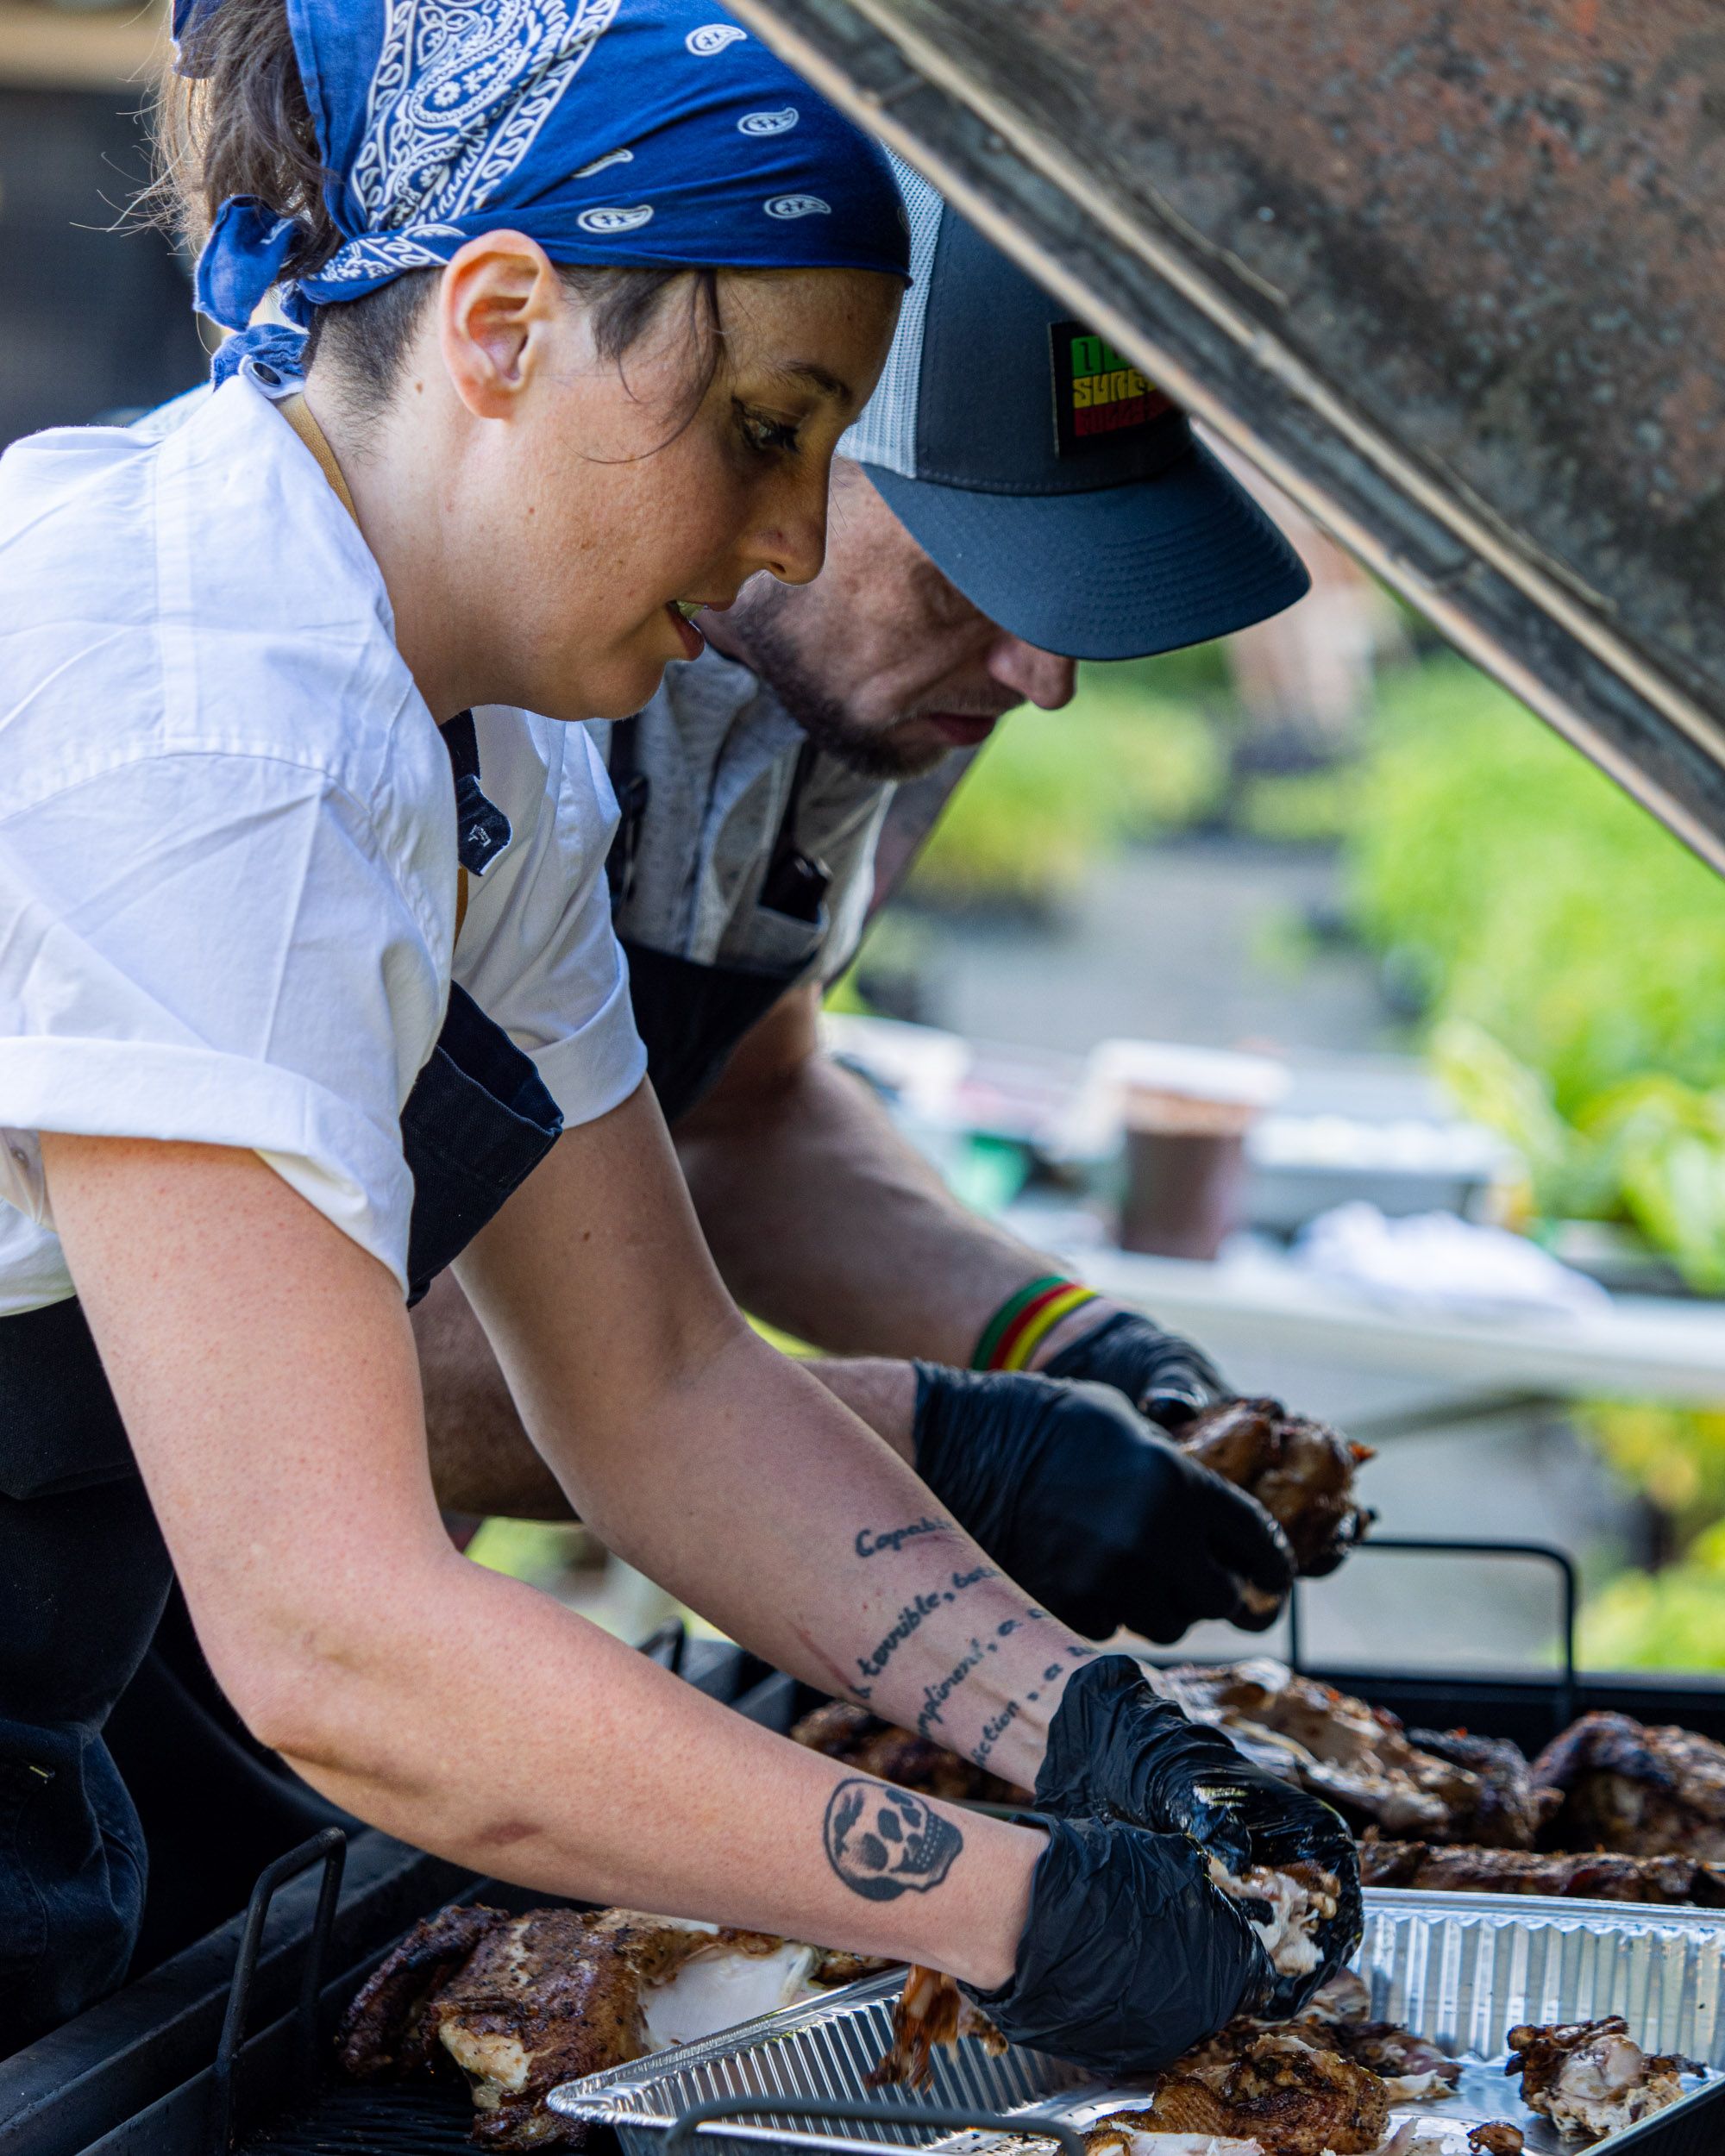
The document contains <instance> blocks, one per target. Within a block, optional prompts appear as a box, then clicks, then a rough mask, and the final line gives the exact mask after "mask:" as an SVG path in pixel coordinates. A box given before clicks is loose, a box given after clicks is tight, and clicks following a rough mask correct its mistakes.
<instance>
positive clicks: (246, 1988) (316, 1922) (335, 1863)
mask: <svg viewBox="0 0 1725 2156" xmlns="http://www.w3.org/2000/svg"><path fill="white" fill-rule="evenodd" d="M347 1856H348V1837H347V1836H346V1835H345V1834H344V1833H342V1830H341V1828H340V1827H324V1828H323V1830H322V1832H321V1833H316V1834H314V1835H313V1836H312V1837H311V1840H310V1841H303V1842H301V1843H300V1845H299V1846H298V1848H297V1849H290V1850H289V1851H288V1852H287V1853H286V1854H285V1856H280V1857H278V1858H276V1860H275V1862H274V1863H273V1864H272V1865H266V1867H265V1868H264V1870H263V1871H260V1873H259V1874H258V1883H257V1884H256V1885H255V1886H254V1888H253V1889H252V1898H251V1900H250V1901H249V1902H248V1903H247V1904H246V1923H245V1928H244V1930H243V1931H242V1933H241V1934H240V1951H239V1952H238V1954H237V1955H235V1959H234V1980H233V1982H232V1983H231V1984H229V1987H228V2010H227V2012H226V2013H225V2014H224V2015H223V2017H222V2037H221V2041H220V2042H219V2043H218V2044H217V2045H216V2064H215V2066H214V2069H213V2070H212V2071H211V2073H210V2134H209V2139H208V2141H207V2143H206V2147H208V2149H209V2151H210V2156H228V2152H229V2149H230V2148H231V2147H233V2145H234V2068H235V2064H236V2062H237V2061H238V2059H239V2056H240V2046H241V2045H242V2042H243V2041H244V2040H245V2034H246V2018H247V2011H248V2008H249V2007H250V2005H251V1999H252V1980H253V1978H254V1977H255V1976H256V1975H257V1972H258V1952H259V1949H260V1946H262V1944H263V1936H264V1920H265V1919H266V1918H267V1916H268V1915H269V1909H270V1903H271V1902H273V1900H274V1899H275V1895H276V1890H277V1888H278V1887H284V1886H285V1885H286V1884H287V1883H288V1881H289V1880H290V1879H297V1878H298V1877H299V1875H300V1873H301V1872H302V1871H311V1868H312V1866H313V1865H323V1883H322V1884H321V1885H320V1887H319V1888H318V1890H317V1910H316V1913H315V1914H314V1915H313V1916H312V1919H311V1937H310V1938H309V1939H308V1940H307V1941H306V1947H305V1966H304V1973H303V1975H302V1976H301V1978H300V1984H299V2003H298V2007H297V2008H296V2009H295V2012H294V2040H295V2046H296V2048H297V2049H298V2053H299V2060H298V2065H299V2080H300V2085H301V2087H302V2088H304V2089H308V2090H309V2089H310V2087H311V2084H312V2082H313V2080H314V2079H315V2078H316V2075H317V2002H318V1997H319V1995H320V1994H321V1992H322V1991H323V1960H324V1955H325V1952H326V1950H327V1948H328V1946H329V1931H330V1927H331V1926H332V1925H333V1924H334V1922H335V1921H336V1900H337V1898H338V1897H339V1896H340V1894H341V1891H342V1867H343V1865H345V1864H346V1862H347Z"/></svg>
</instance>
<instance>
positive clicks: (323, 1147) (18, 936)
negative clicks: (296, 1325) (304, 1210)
mask: <svg viewBox="0 0 1725 2156" xmlns="http://www.w3.org/2000/svg"><path fill="white" fill-rule="evenodd" d="M441 1012H442V984H441V981H440V979H439V968H438V966H437V963H436V957H435V956H434V953H433V951H432V949H431V948H430V943H428V940H427V937H426V935H425V933H424V929H423V906H413V905H411V904H410V903H409V901H408V899H407V898H406V897H405V895H404V893H403V892H402V890H401V888H400V887H399V886H398V881H397V878H396V876H395V875H394V874H392V870H391V868H390V866H389V865H388V863H387V862H386V860H385V858H384V856H383V854H382V851H381V849H380V845H379V843H378V841H377V838H376V836H375V834H374V832H373V828H372V824H371V821H370V818H369V817H368V814H367V811H366V809H365V808H364V807H363V806H362V805H361V804H360V803H358V802H357V801H355V800H354V799H350V798H349V797H348V795H347V794H346V793H344V792H343V791H342V789H341V788H340V787H338V786H336V784H334V783H333V782H332V780H330V778H329V776H328V775H327V774H326V773H324V772H323V771H322V770H319V769H317V768H308V767H302V766H298V765H295V764H293V763H292V762H290V761H285V760H283V759H281V758H279V757H266V756H260V755H223V754H217V753H211V752H200V753H196V754H191V755H166V756H160V755H158V756H150V757H145V758H140V759H137V760H135V761H130V762H128V763H125V764H122V765H120V766H118V767H117V768H113V769H110V770H108V771H106V772H103V773H102V774H98V775H96V776H93V777H91V778H88V779H86V780H83V781H82V782H80V783H78V784H75V785H71V786H67V787H64V788H63V789H61V790H60V792H58V793H54V794H53V795H51V796H49V797H48V798H47V799H38V800H37V801H35V802H34V803H33V804H32V805H31V806H30V807H29V808H28V811H27V812H21V813H18V814H16V815H14V816H11V817H8V818H3V819H0V1126H4V1127H6V1128H7V1129H8V1130H9V1131H10V1132H12V1133H13V1134H14V1135H13V1138H12V1140H11V1142H10V1143H9V1146H8V1149H7V1150H6V1152H5V1155H4V1157H3V1158H0V1196H3V1197H4V1198H5V1199H6V1200H9V1202H10V1203H11V1204H12V1205H13V1206H17V1207H19V1208H20V1209H21V1210H22V1211H23V1212H25V1213H28V1214H29V1215H30V1216H31V1217H32V1218H33V1219H34V1220H35V1221H36V1222H37V1223H38V1224H40V1225H41V1226H43V1227H48V1226H51V1225H52V1222H51V1219H49V1218H48V1215H47V1201H46V1194H45V1193H44V1191H43V1188H42V1187H41V1176H40V1173H39V1172H33V1169H34V1158H35V1157H36V1156H35V1150H34V1144H33V1141H34V1133H36V1132H38V1131H45V1130H46V1131H80V1132H85V1133H90V1134H99V1135H103V1136H109V1137H135V1138H160V1139H190V1140H195V1141H198V1142H200V1143H203V1144H216V1145H234V1146H244V1147H248V1148H249V1149H251V1150H254V1151H256V1152H258V1153H259V1154H260V1155H261V1156H263V1157H264V1158H265V1159H266V1160H267V1162H268V1163H269V1164H270V1165H271V1166H272V1167H273V1169H275V1170H276V1171H277V1172H278V1173H279V1175H281V1176H282V1177H283V1179H284V1180H285V1181H287V1182H288V1183H289V1184H291V1185H292V1188H294V1189H296V1190H297V1191H298V1192H299V1193H300V1194H301V1195H302V1196H303V1197H304V1199H305V1200H307V1202H308V1203H310V1204H311V1205H312V1206H315V1207H316V1208H317V1211H318V1212H320V1213H323V1214H324V1215H325V1216H326V1218H328V1219H329V1220H330V1221H331V1222H332V1223H333V1224H334V1225H336V1226H337V1227H339V1228H340V1229H341V1230H342V1232H343V1233H344V1234H346V1235H348V1236H350V1237H351V1238H353V1239H354V1241H355V1242H356V1243H358V1244H361V1247H362V1248H363V1249H365V1250H368V1251H369V1252H371V1254H372V1255H373V1257H377V1258H378V1259H379V1260H380V1263H384V1264H386V1265H387V1266H388V1267H389V1268H390V1269H391V1270H392V1272H393V1273H394V1274H395V1275H396V1276H397V1278H398V1279H402V1278H403V1277H404V1275H405V1257H406V1248H407V1227H408V1219H409V1214H410V1212H411V1203H412V1188H411V1179H410V1177H409V1175H408V1172H407V1169H406V1167H405V1163H404V1162H403V1159H402V1154H401V1139H400V1130H399V1122H398V1116H399V1109H400V1105H401V1102H402V1100H403V1099H404V1097H405V1094H406V1092H407V1090H408V1088H409V1087H411V1083H412V1080H413V1076H414V1074H415V1072H416V1071H417V1069H418V1066H419V1064H420V1063H421V1062H423V1059H424V1057H425V1056H427V1055H429V1054H430V1049H431V1046H432V1044H433V1043H434V1042H435V1040H436V1033H437V1028H438V1025H439V1023H440V1020H441ZM20 1135H22V1136H23V1138H25V1139H26V1141H27V1142H26V1143H24V1144H19V1143H18V1138H19V1136H20ZM21 1156H22V1157H21Z"/></svg>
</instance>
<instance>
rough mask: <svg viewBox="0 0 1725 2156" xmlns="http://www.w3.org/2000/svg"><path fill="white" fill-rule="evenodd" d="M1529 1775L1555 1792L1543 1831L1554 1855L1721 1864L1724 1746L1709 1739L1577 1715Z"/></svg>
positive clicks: (1724, 1850)
mask: <svg viewBox="0 0 1725 2156" xmlns="http://www.w3.org/2000/svg"><path fill="white" fill-rule="evenodd" d="M1534 1777H1535V1779H1536V1780H1538V1781H1540V1782H1543V1783H1548V1784H1549V1785H1550V1786H1551V1787H1552V1788H1553V1789H1558V1790H1560V1791H1561V1792H1562V1797H1563V1805H1562V1809H1561V1810H1560V1811H1559V1813H1558V1814H1557V1816H1556V1818H1555V1819H1554V1820H1553V1822H1552V1824H1551V1827H1550V1830H1549V1839H1551V1840H1552V1841H1553V1842H1555V1843H1556V1844H1557V1845H1558V1846H1559V1847H1563V1848H1570V1849H1578V1848H1579V1849H1612V1850H1617V1851H1620V1852H1622V1853H1623V1854H1624V1855H1626V1856H1631V1857H1694V1858H1698V1859H1700V1860H1701V1861H1703V1862H1705V1863H1720V1862H1725V1745H1721V1744H1716V1743H1715V1741H1714V1740H1713V1739H1712V1738H1710V1737H1698V1736H1697V1735H1696V1734H1695V1733H1694V1732H1693V1731H1692V1730H1688V1729H1674V1728H1660V1729H1650V1728H1648V1727H1646V1726H1645V1725H1644V1724H1643V1723H1640V1722H1638V1721H1634V1720H1631V1719H1630V1717H1629V1716H1628V1714H1584V1715H1583V1716H1582V1717H1581V1719H1580V1720H1579V1721H1577V1722H1572V1723H1571V1725H1570V1727H1568V1728H1567V1729H1566V1730H1565V1732H1564V1733H1563V1734H1562V1736H1560V1737H1557V1738H1554V1739H1553V1740H1552V1742H1551V1743H1550V1744H1548V1745H1546V1748H1545V1750H1544V1751H1543V1752H1541V1753H1540V1756H1539V1758H1537V1759H1536V1760H1534Z"/></svg>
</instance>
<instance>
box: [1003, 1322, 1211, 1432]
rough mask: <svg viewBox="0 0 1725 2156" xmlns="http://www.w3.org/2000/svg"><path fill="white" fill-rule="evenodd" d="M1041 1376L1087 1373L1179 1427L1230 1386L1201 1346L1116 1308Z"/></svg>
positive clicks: (1045, 1367)
mask: <svg viewBox="0 0 1725 2156" xmlns="http://www.w3.org/2000/svg"><path fill="white" fill-rule="evenodd" d="M1042 1375H1043V1376H1044V1377H1088V1378H1093V1379H1094V1380H1095V1382H1096V1383H1097V1384H1099V1385H1112V1386H1113V1388H1114V1390H1115V1391H1116V1392H1117V1393H1124V1394H1125V1395H1126V1398H1127V1399H1128V1400H1129V1401H1131V1402H1132V1406H1133V1407H1136V1408H1137V1409H1138V1413H1140V1414H1141V1415H1148V1416H1149V1417H1150V1419H1151V1421H1152V1422H1159V1423H1160V1424H1161V1425H1162V1426H1163V1428H1164V1430H1174V1431H1180V1430H1183V1429H1184V1428H1185V1427H1186V1426H1187V1424H1188V1423H1189V1422H1195V1421H1196V1420H1197V1419H1198V1417H1199V1416H1200V1415H1201V1414H1203V1413H1205V1412H1206V1411H1207V1410H1208V1409H1209V1408H1211V1407H1220V1406H1221V1405H1222V1403H1223V1401H1228V1400H1232V1399H1233V1398H1234V1396H1235V1395H1234V1388H1233V1386H1232V1385H1229V1384H1226V1383H1225V1382H1223V1380H1222V1378H1221V1377H1220V1376H1218V1374H1217V1371H1216V1368H1215V1365H1214V1363H1212V1362H1211V1361H1210V1359H1209V1357H1208V1356H1207V1355H1206V1354H1205V1353H1204V1351H1203V1350H1202V1349H1201V1348H1195V1347H1194V1346H1193V1344H1192V1343H1191V1342H1190V1341H1189V1340H1182V1338H1180V1336H1179V1334H1178V1333H1177V1332H1163V1331H1162V1329H1161V1328H1160V1326H1154V1325H1152V1324H1151V1321H1150V1319H1148V1318H1141V1317H1139V1316H1138V1314H1137V1313H1136V1312H1134V1311H1131V1310H1119V1311H1116V1312H1115V1313H1114V1315H1113V1317H1112V1318H1104V1319H1103V1320H1102V1322H1101V1325H1099V1326H1093V1327H1092V1329H1091V1330H1090V1331H1089V1332H1083V1333H1081V1334H1080V1335H1079V1337H1078V1338H1076V1340H1074V1341H1073V1343H1072V1344H1071V1345H1070V1346H1069V1347H1063V1348H1062V1349H1061V1351H1060V1352H1059V1354H1058V1355H1051V1356H1050V1357H1049V1358H1048V1360H1047V1362H1045V1363H1044V1364H1043V1365H1042Z"/></svg>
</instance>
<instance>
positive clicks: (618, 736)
mask: <svg viewBox="0 0 1725 2156" xmlns="http://www.w3.org/2000/svg"><path fill="white" fill-rule="evenodd" d="M638 723H639V722H638V721H637V720H634V719H626V720H620V721H618V724H615V725H613V726H612V730H611V754H610V757H609V760H608V761H609V764H610V769H611V782H612V789H613V790H614V792H615V793H616V795H617V805H618V815H619V821H618V830H617V837H616V838H615V839H614V840H613V842H612V849H611V858H610V861H609V862H608V863H607V867H608V869H609V872H610V875H611V887H612V899H613V903H614V904H615V905H617V906H621V904H622V902H623V901H624V899H626V898H627V897H628V895H629V893H630V889H631V888H632V887H633V884H634V878H635V864H636V862H637V859H638V858H639V856H640V851H641V847H642V844H643V839H644V837H645V835H646V828H647V817H648V814H649V810H650V808H651V805H652V803H651V790H650V787H649V782H648V778H647V774H646V773H645V772H644V771H642V770H641V769H640V768H638V762H637V742H636V727H637V724H638ZM816 754H817V751H816V749H815V747H814V744H813V743H812V742H805V743H804V744H803V747H802V749H801V751H800V754H799V755H798V757H797V768H796V773H795V775H794V777H793V779H792V780H791V792H790V798H789V799H788V800H787V803H786V805H785V813H784V816H783V818H782V819H781V822H780V825H779V831H778V836H777V837H776V839H775V842H774V845H773V852H772V857H771V859H770V860H769V861H768V864H767V873H766V876H765V878H764V879H763V881H762V887H761V899H760V903H761V904H762V906H764V907H766V909H767V910H768V912H774V913H782V914H784V915H785V916H786V917H787V918H789V919H791V920H793V921H803V922H808V923H813V922H816V921H819V918H820V909H821V907H822V906H823V905H824V904H825V899H826V893H827V888H828V886H829V885H830V883H831V876H830V875H829V874H828V873H827V870H826V868H825V864H824V863H823V862H819V861H817V860H815V859H814V858H813V857H812V856H810V855H808V854H806V853H805V852H804V851H803V850H802V849H801V847H800V846H799V845H798V843H797V837H796V825H797V812H798V810H799V809H800V806H801V803H802V796H803V792H804V789H805V787H806V786H807V784H808V780H809V774H810V773H811V772H812V769H813V768H814V761H815V756H816ZM618 942H619V943H621V944H622V945H623V948H624V951H625V952H626V953H627V955H628V958H629V995H630V1003H631V1004H632V1006H634V1012H635V1025H636V1030H637V1032H638V1033H639V1034H640V1036H641V1038H642V1041H643V1044H644V1045H645V1047H646V1050H647V1075H648V1076H649V1078H650V1079H651V1081H653V1090H654V1092H655V1094H657V1095H658V1096H659V1106H661V1107H662V1109H663V1110H664V1113H665V1120H666V1121H667V1122H668V1123H674V1122H675V1121H676V1120H677V1119H678V1117H679V1116H681V1115H687V1113H688V1112H689V1110H690V1109H691V1108H693V1107H696V1106H699V1103H700V1102H701V1101H702V1100H705V1099H706V1095H707V1094H709V1093H710V1092H711V1091H712V1088H713V1087H714V1086H716V1085H717V1084H718V1081H719V1079H720V1077H721V1076H722V1075H723V1074H724V1066H725V1065H726V1063H727V1062H730V1060H731V1055H732V1053H733V1052H734V1050H736V1048H737V1044H738V1043H739V1042H740V1041H741V1040H742V1038H743V1035H744V1034H745V1033H747V1032H748V1031H750V1028H751V1027H752V1026H753V1025H755V1024H756V1022H757V1020H759V1019H761V1018H764V1017H765V1016H766V1015H767V1013H768V1011H770V1010H771V1009H772V1007H773V1006H774V1005H775V1003H776V1002H777V1001H778V1000H779V999H780V997H781V995H783V994H784V993H785V991H786V990H787V988H788V987H791V985H792V984H793V982H794V981H797V980H798V979H799V978H800V976H801V975H803V974H804V973H806V971H807V969H808V961H807V959H806V958H800V959H798V960H796V961H795V962H793V963H792V964H790V965H785V966H709V965H702V964H699V963H698V962H696V961H695V960H694V959H693V958H682V957H679V956H676V955H675V954H674V953H673V952H670V951H662V950H654V949H653V947H652V946H651V945H650V944H648V943H638V942H637V941H636V940H635V939H634V938H633V937H628V936H624V935H619V937H618Z"/></svg>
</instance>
